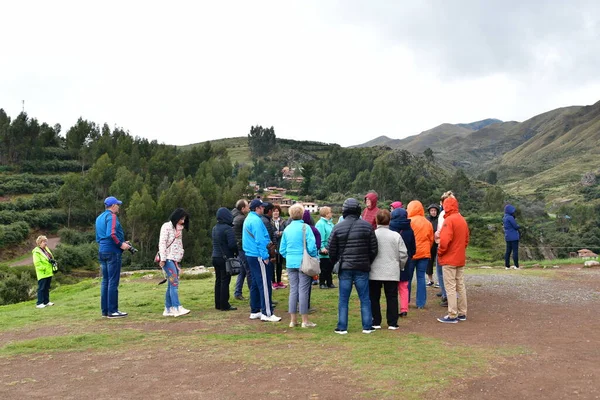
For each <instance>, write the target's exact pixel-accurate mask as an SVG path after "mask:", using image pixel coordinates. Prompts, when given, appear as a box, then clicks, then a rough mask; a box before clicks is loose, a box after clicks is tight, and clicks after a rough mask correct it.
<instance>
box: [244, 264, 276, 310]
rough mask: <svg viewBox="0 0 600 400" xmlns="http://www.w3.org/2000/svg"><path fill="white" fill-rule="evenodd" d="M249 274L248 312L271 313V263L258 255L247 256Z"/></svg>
mask: <svg viewBox="0 0 600 400" xmlns="http://www.w3.org/2000/svg"><path fill="white" fill-rule="evenodd" d="M246 260H248V265H249V266H250V274H251V275H252V286H250V312H252V313H257V312H262V313H263V314H264V315H266V316H267V317H270V316H271V315H272V314H273V301H272V297H271V295H272V290H273V287H272V286H271V284H272V282H271V277H272V276H273V264H271V263H268V264H265V263H264V262H263V260H262V259H260V258H258V257H248V256H246Z"/></svg>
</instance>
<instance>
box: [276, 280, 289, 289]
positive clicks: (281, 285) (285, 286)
mask: <svg viewBox="0 0 600 400" xmlns="http://www.w3.org/2000/svg"><path fill="white" fill-rule="evenodd" d="M277 285H279V289H286V288H287V285H286V284H285V283H283V282H277Z"/></svg>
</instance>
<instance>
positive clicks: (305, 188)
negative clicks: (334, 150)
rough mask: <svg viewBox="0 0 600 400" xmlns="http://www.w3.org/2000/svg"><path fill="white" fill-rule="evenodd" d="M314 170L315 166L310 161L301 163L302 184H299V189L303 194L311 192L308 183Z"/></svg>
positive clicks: (306, 194)
mask: <svg viewBox="0 0 600 400" xmlns="http://www.w3.org/2000/svg"><path fill="white" fill-rule="evenodd" d="M314 172H315V166H314V165H313V164H312V163H310V162H307V163H304V164H302V177H303V178H304V180H303V181H302V185H300V190H301V193H302V195H304V196H308V195H309V194H310V193H311V191H310V190H311V188H310V185H311V181H312V177H313V174H314Z"/></svg>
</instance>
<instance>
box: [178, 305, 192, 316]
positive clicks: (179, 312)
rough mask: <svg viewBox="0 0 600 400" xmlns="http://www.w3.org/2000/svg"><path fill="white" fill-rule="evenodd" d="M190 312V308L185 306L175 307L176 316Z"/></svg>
mask: <svg viewBox="0 0 600 400" xmlns="http://www.w3.org/2000/svg"><path fill="white" fill-rule="evenodd" d="M189 313H190V310H188V309H187V308H183V306H179V307H177V315H176V317H181V316H182V315H187V314H189Z"/></svg>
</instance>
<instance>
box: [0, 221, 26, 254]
mask: <svg viewBox="0 0 600 400" xmlns="http://www.w3.org/2000/svg"><path fill="white" fill-rule="evenodd" d="M28 234H29V225H27V223H25V222H23V221H19V222H15V223H12V224H10V225H0V248H2V247H4V246H6V245H9V244H14V243H20V242H22V241H23V240H25V238H26V237H27V235H28Z"/></svg>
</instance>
